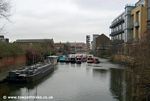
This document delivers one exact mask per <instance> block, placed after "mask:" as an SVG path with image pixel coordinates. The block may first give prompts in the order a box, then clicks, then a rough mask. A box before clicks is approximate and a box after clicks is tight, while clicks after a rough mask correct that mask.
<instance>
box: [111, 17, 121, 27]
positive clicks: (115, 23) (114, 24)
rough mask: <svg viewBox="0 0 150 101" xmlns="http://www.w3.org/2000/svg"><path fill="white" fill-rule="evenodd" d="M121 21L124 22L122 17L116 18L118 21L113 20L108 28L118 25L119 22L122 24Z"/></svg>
mask: <svg viewBox="0 0 150 101" xmlns="http://www.w3.org/2000/svg"><path fill="white" fill-rule="evenodd" d="M122 23H124V19H123V18H121V19H118V21H116V22H113V23H112V24H111V26H110V28H114V27H116V26H118V25H120V24H122Z"/></svg>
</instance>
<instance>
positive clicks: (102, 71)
mask: <svg viewBox="0 0 150 101" xmlns="http://www.w3.org/2000/svg"><path fill="white" fill-rule="evenodd" d="M107 72H108V70H107V69H102V68H98V69H97V68H93V76H94V77H102V78H106V76H107Z"/></svg>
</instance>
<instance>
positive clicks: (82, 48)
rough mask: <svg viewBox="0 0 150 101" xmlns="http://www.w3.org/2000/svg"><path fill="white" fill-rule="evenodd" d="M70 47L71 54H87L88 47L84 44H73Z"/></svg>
mask: <svg viewBox="0 0 150 101" xmlns="http://www.w3.org/2000/svg"><path fill="white" fill-rule="evenodd" d="M69 45H70V52H71V53H86V52H87V45H86V44H85V43H84V42H71V43H69Z"/></svg>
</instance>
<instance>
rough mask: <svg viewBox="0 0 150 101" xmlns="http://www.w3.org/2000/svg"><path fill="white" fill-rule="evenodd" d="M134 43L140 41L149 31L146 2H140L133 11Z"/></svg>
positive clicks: (144, 0)
mask: <svg viewBox="0 0 150 101" xmlns="http://www.w3.org/2000/svg"><path fill="white" fill-rule="evenodd" d="M131 16H132V24H133V25H132V33H133V41H135V42H136V41H139V40H141V38H142V35H143V34H144V32H146V30H147V7H146V0H139V1H138V2H137V3H136V4H135V8H134V9H133V10H132V11H131Z"/></svg>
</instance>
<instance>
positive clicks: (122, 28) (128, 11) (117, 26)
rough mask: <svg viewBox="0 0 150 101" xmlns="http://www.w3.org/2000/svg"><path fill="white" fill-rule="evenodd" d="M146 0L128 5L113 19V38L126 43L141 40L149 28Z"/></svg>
mask: <svg viewBox="0 0 150 101" xmlns="http://www.w3.org/2000/svg"><path fill="white" fill-rule="evenodd" d="M146 5H147V4H146V0H139V1H138V2H137V3H136V4H134V5H126V6H125V11H124V12H123V13H122V14H121V15H120V16H118V17H117V18H116V19H115V20H113V21H112V24H111V26H110V28H111V34H110V36H111V39H112V40H123V41H124V42H125V43H132V42H133V41H139V39H141V36H142V34H143V33H144V32H145V31H146V30H147V27H146V26H147V9H146V8H147V7H146Z"/></svg>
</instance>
